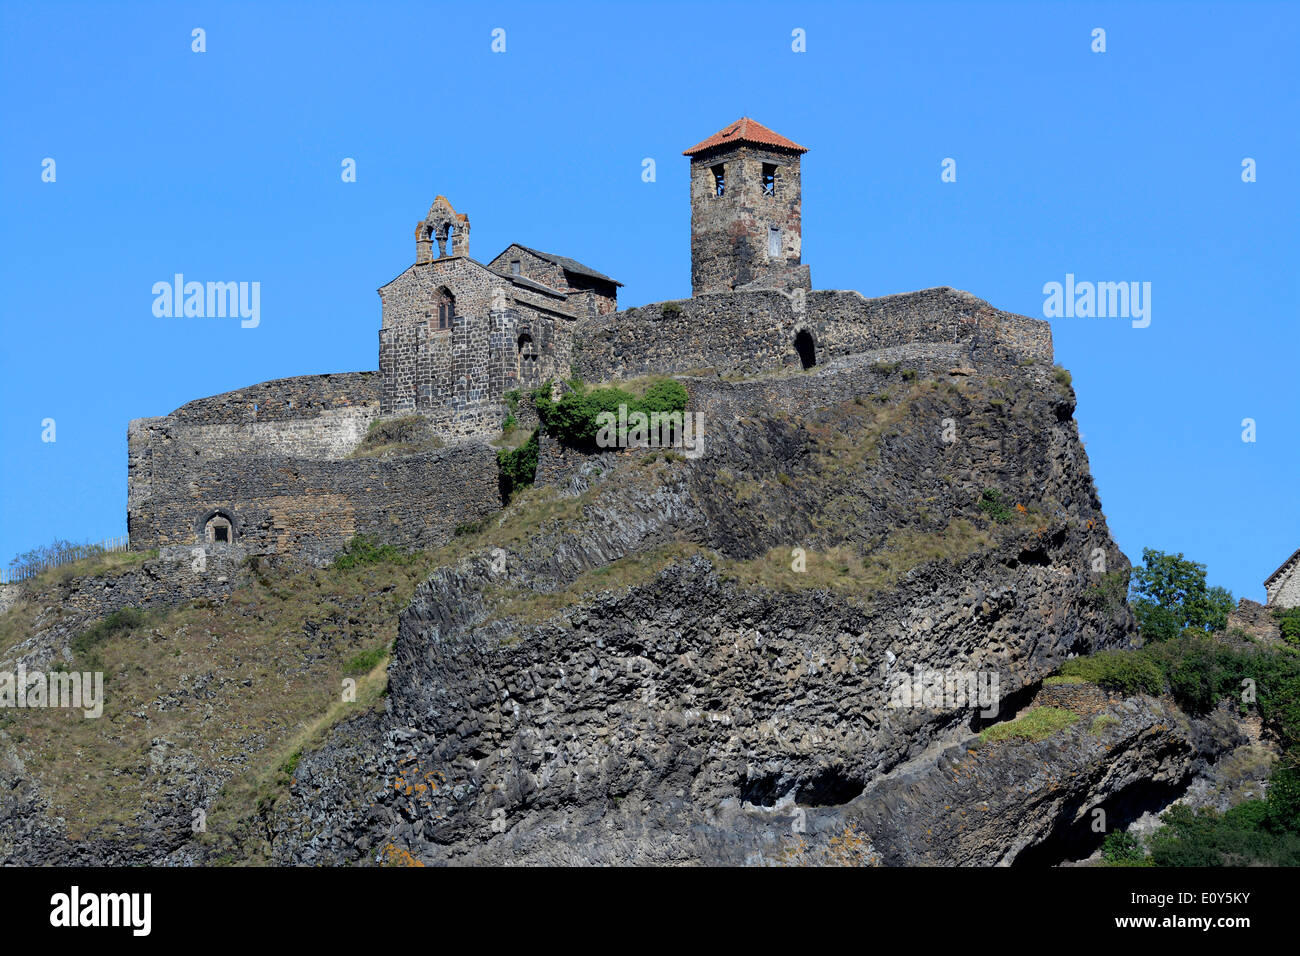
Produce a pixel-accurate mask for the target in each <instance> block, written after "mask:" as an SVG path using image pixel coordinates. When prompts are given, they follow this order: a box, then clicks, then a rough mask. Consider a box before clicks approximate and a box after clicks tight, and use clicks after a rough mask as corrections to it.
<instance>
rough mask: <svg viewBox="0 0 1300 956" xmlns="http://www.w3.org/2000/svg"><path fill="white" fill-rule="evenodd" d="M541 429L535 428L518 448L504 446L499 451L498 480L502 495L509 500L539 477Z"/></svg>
mask: <svg viewBox="0 0 1300 956" xmlns="http://www.w3.org/2000/svg"><path fill="white" fill-rule="evenodd" d="M540 434H541V429H539V428H535V429H533V433H532V434H531V435H530V436H528V441H526V442H524V443H523V444H522V445H520V446H519V447H518V448H502V449H501V450H500V451H498V452H497V471H498V481H499V482H500V486H501V495H502V497H503V498H505V499H507V500H509V498H510V496H511V495H513V494H514V493H515V492H516V491H518V490H519V489H520V488H526V487H528V486H529V485H531V484H532V483H533V479H534V478H536V477H537V451H538V447H539V437H538V436H539V435H540Z"/></svg>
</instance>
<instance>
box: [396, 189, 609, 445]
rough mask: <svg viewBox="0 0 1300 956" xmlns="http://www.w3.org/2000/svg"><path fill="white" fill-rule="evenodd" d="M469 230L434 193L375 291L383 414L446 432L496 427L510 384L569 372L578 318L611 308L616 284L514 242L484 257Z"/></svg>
mask: <svg viewBox="0 0 1300 956" xmlns="http://www.w3.org/2000/svg"><path fill="white" fill-rule="evenodd" d="M469 230H470V224H469V219H468V217H466V216H465V215H463V214H461V213H457V212H456V210H455V209H453V208H452V206H451V203H450V202H448V201H447V198H446V197H445V196H438V197H437V198H436V199H435V200H434V202H433V205H432V206H431V207H430V209H429V213H428V215H427V216H425V217H424V219H422V220H421V221H420V222H419V223H417V224H416V227H415V263H414V264H413V265H412V266H410V267H409V268H408V269H407V270H406V271H405V272H403V273H402V274H401V275H399V276H398V277H397V278H395V279H393V280H392V281H391V282H389V283H388V284H386V285H384V286H382V287H381V288H380V289H379V299H380V303H381V309H382V314H383V319H382V326H381V328H380V331H379V372H380V376H381V378H382V381H383V386H382V393H381V397H380V414H381V415H392V414H398V413H403V412H406V413H410V412H417V413H419V414H422V415H425V416H426V417H428V418H430V420H431V421H432V422H433V423H434V426H435V428H436V429H437V430H438V431H439V432H441V433H443V434H445V435H447V436H449V437H455V436H463V435H475V434H485V433H491V432H493V431H495V430H497V429H498V427H499V426H500V424H501V414H500V408H501V402H502V396H503V395H504V394H505V393H506V392H508V391H510V390H511V389H514V388H519V387H523V388H529V387H535V386H536V385H539V384H540V383H542V382H544V381H546V380H547V379H552V378H559V377H564V376H566V375H567V374H568V368H569V359H570V355H571V353H572V348H573V325H574V322H575V321H576V320H577V319H579V318H581V317H583V316H588V315H604V314H607V313H610V312H613V311H614V310H615V309H617V308H618V287H619V285H621V283H619V282H615V281H614V280H613V279H611V278H610V277H609V276H607V275H604V274H603V273H600V272H597V271H596V270H595V269H592V268H590V267H588V266H585V265H583V264H582V263H580V262H577V261H575V260H573V259H570V258H567V257H565V256H556V255H551V254H550V253H545V252H539V251H538V250H536V249H530V248H528V247H527V246H521V245H517V244H512V245H510V246H508V247H507V248H506V249H505V251H503V252H502V253H501V254H500V255H498V256H497V257H496V258H495V259H493V260H492V261H491V262H490V263H489V264H487V265H484V264H483V263H481V262H479V261H477V260H476V259H473V258H471V257H470V254H469ZM435 250H436V254H435Z"/></svg>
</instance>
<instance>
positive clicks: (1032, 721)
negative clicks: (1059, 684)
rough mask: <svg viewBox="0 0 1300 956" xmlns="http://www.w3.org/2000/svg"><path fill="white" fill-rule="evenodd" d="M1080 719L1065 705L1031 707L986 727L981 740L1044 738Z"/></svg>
mask: <svg viewBox="0 0 1300 956" xmlns="http://www.w3.org/2000/svg"><path fill="white" fill-rule="evenodd" d="M1078 719H1079V715H1078V714H1076V713H1075V712H1074V711H1072V710H1066V709H1065V708H1063V707H1031V708H1029V710H1027V711H1025V712H1024V713H1023V714H1021V715H1020V716H1019V717H1017V718H1015V719H1014V720H1008V721H1005V722H1003V723H1000V724H994V725H993V726H992V727H986V728H985V729H984V730H983V731H981V732H980V740H982V741H986V742H988V743H996V742H998V741H1001V740H1013V739H1017V738H1018V739H1021V740H1044V739H1046V738H1048V737H1050V736H1052V734H1054V733H1057V732H1058V731H1061V730H1064V729H1065V728H1066V727H1069V726H1070V725H1071V724H1073V723H1074V722H1075V721H1076V720H1078Z"/></svg>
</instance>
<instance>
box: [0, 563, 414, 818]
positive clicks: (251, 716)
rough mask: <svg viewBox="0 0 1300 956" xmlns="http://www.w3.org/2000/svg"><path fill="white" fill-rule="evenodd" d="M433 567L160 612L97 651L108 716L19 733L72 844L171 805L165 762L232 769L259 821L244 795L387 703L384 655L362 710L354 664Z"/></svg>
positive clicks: (13, 736) (387, 639)
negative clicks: (325, 734)
mask: <svg viewBox="0 0 1300 956" xmlns="http://www.w3.org/2000/svg"><path fill="white" fill-rule="evenodd" d="M430 569H431V565H430V563H429V562H428V561H427V560H420V561H417V562H413V563H411V564H409V565H397V564H392V565H371V566H367V567H362V568H356V569H351V570H347V571H339V570H315V571H308V572H303V573H300V574H297V575H294V576H292V577H290V578H288V579H281V580H270V579H268V580H266V583H259V584H254V585H251V586H249V587H246V588H243V589H240V590H238V591H235V592H233V593H232V594H230V595H229V596H228V597H227V598H226V599H225V600H221V601H216V600H211V599H201V600H199V601H195V602H193V603H192V604H190V605H187V606H184V607H180V608H176V609H174V610H172V611H171V612H169V613H165V614H161V615H158V616H151V618H150V619H149V620H148V622H147V623H146V624H145V625H143V626H141V627H137V628H132V629H129V630H126V631H123V632H120V633H117V634H114V635H112V636H111V637H109V638H108V639H107V640H105V641H104V642H103V643H101V644H98V645H97V646H96V647H95V649H94V656H95V663H96V667H97V668H98V669H101V670H102V671H103V672H104V697H105V700H104V714H103V716H102V717H101V718H99V719H97V720H87V719H84V718H83V717H82V716H81V713H80V711H70V710H61V709H47V710H23V711H14V712H13V715H12V719H11V720H10V721H9V722H8V726H7V728H6V730H7V736H8V738H9V740H10V741H11V742H12V743H14V744H15V745H17V746H18V748H19V749H20V751H21V752H22V754H23V759H24V760H25V762H26V765H27V770H28V772H29V773H30V774H31V775H32V776H33V777H34V778H35V779H36V780H37V781H38V782H39V783H40V785H41V787H42V789H43V790H44V792H45V793H47V794H48V795H49V796H50V797H51V799H52V801H53V803H54V805H55V807H56V811H57V812H58V813H59V815H60V816H62V817H64V818H65V820H66V823H67V834H68V836H69V837H70V838H72V839H84V838H88V837H93V836H96V835H101V836H112V835H114V831H115V830H116V829H117V826H118V825H119V824H125V823H130V822H131V821H132V820H133V819H134V818H135V817H136V815H137V814H139V813H141V812H142V811H147V810H148V808H149V807H150V806H151V805H152V804H155V803H156V802H158V801H159V800H161V799H164V794H163V793H162V792H161V791H162V790H163V789H164V788H165V787H166V786H168V780H167V778H168V777H169V776H171V777H173V778H174V777H175V776H176V775H175V774H174V773H171V774H169V773H168V772H167V771H166V770H165V769H163V768H162V767H160V766H159V765H157V763H156V761H157V760H158V759H162V758H163V757H164V756H170V757H180V756H181V755H184V757H183V759H184V760H191V759H192V760H193V762H194V765H195V766H196V768H197V769H210V768H213V767H222V768H228V769H230V770H233V771H234V777H235V782H233V783H232V784H231V786H230V787H228V790H230V791H231V792H232V793H234V794H236V799H235V801H234V804H235V805H234V806H232V807H231V809H230V813H231V814H232V815H234V816H239V815H241V814H247V813H250V812H251V811H252V809H253V808H252V807H251V806H248V805H239V800H238V798H237V795H238V794H240V793H245V794H252V793H255V792H259V791H260V790H262V789H264V787H263V783H264V781H265V780H266V779H268V776H269V775H270V774H271V771H272V770H273V768H274V767H276V766H279V765H280V764H281V763H282V762H283V760H284V759H286V758H285V757H284V753H285V751H286V750H287V751H290V752H292V751H293V750H295V749H298V748H300V747H301V746H304V745H305V744H306V743H307V742H308V741H310V740H312V739H315V738H316V737H318V736H319V734H320V733H321V732H322V731H323V729H324V728H325V727H326V726H328V725H329V724H331V723H333V722H334V721H335V720H337V719H338V718H340V717H342V716H346V715H347V714H350V713H356V712H357V711H358V708H362V707H365V706H367V705H368V704H369V703H373V702H374V701H375V700H377V699H378V695H379V694H380V693H382V690H383V687H384V684H385V682H386V663H387V659H386V657H385V658H384V659H382V660H380V661H379V662H378V663H377V664H376V665H375V666H374V667H373V668H372V670H371V671H370V672H369V673H368V674H365V675H364V676H362V677H361V678H360V679H359V680H357V702H356V703H352V704H343V703H342V701H341V698H342V681H343V679H344V677H345V676H347V673H348V665H349V663H350V662H353V661H355V660H356V659H357V657H358V655H359V654H360V653H361V652H363V651H368V650H373V649H374V648H375V647H376V645H382V646H384V647H387V646H389V645H391V643H392V641H393V639H394V638H395V637H396V625H397V615H398V612H399V611H400V610H401V609H402V608H403V607H405V606H406V604H407V603H409V601H410V598H411V596H412V594H413V593H414V590H415V587H416V585H417V584H418V583H419V582H420V581H422V580H423V579H424V578H425V577H427V575H428V573H429V571H430ZM11 613H12V612H11ZM9 616H10V615H5V618H6V621H5V623H6V624H8V623H9V621H8V618H9ZM74 667H76V669H84V664H83V663H82V662H78V664H77V665H74ZM163 741H165V742H166V743H163ZM155 742H157V745H155ZM241 780H242V781H243V783H240V782H239V781H241ZM227 802H229V801H227Z"/></svg>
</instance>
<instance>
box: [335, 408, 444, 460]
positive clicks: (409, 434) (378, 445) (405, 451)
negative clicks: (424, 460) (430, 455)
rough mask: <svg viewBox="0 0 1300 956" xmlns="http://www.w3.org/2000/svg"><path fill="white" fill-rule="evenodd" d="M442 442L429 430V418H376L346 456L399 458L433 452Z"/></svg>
mask: <svg viewBox="0 0 1300 956" xmlns="http://www.w3.org/2000/svg"><path fill="white" fill-rule="evenodd" d="M443 445H444V442H443V440H442V439H441V438H439V437H438V436H437V435H435V434H434V433H433V428H432V426H431V425H430V424H429V420H428V419H427V418H425V417H424V416H423V415H403V416H402V417H400V418H377V419H375V420H374V421H372V422H371V423H370V427H369V428H368V429H367V430H366V436H365V438H363V439H361V443H360V444H359V445H357V447H356V448H354V449H353V450H352V454H350V455H349V456H348V457H349V458H399V457H403V456H405V455H419V454H423V453H424V452H428V451H434V450H435V449H438V448H442V447H443Z"/></svg>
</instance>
